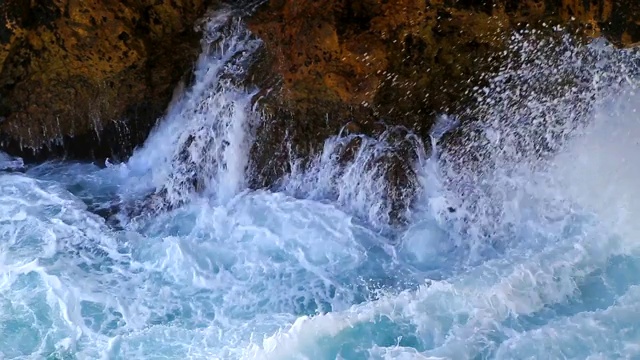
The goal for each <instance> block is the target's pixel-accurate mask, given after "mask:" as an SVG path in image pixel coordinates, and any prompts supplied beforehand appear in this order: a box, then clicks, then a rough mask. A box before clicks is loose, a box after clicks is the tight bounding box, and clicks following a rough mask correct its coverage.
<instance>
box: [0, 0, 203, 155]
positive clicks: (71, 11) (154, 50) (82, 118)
mask: <svg viewBox="0 0 640 360" xmlns="http://www.w3.org/2000/svg"><path fill="white" fill-rule="evenodd" d="M212 2H213V0H172V1H155V0H143V1H130V0H125V1H73V0H45V1H31V2H29V1H22V0H7V1H4V2H2V3H1V4H0V68H1V72H0V117H1V118H3V121H2V122H0V142H1V146H2V148H4V149H6V150H8V151H10V152H11V153H14V154H20V155H23V156H25V157H27V158H33V157H36V158H46V157H47V156H49V155H60V154H67V155H70V156H71V157H74V158H91V157H97V158H106V157H112V156H114V155H115V156H116V157H122V156H123V155H124V156H126V155H127V154H128V153H130V151H131V150H132V149H133V148H134V147H135V146H137V145H139V144H140V143H142V141H144V139H145V138H146V136H147V135H148V132H149V130H150V129H151V127H152V126H153V125H154V123H155V121H156V119H157V118H158V117H159V116H160V115H161V114H162V113H163V111H164V110H165V108H166V106H167V104H168V103H169V100H170V98H171V96H172V93H173V90H174V88H175V87H176V85H177V84H178V82H179V81H180V79H181V78H182V77H183V76H185V75H188V74H189V71H190V69H191V66H192V64H193V62H194V60H195V58H196V56H197V55H198V53H199V51H200V46H199V40H200V35H199V34H197V33H196V32H195V30H194V23H195V21H196V20H197V19H198V18H199V17H201V16H202V15H203V14H204V12H205V11H206V9H207V6H208V5H210V4H211V3H212Z"/></svg>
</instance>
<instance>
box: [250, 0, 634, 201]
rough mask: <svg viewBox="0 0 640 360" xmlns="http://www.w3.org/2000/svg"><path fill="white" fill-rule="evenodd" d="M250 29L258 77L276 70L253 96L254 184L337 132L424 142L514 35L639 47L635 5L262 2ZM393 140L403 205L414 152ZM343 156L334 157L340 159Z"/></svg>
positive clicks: (392, 169)
mask: <svg viewBox="0 0 640 360" xmlns="http://www.w3.org/2000/svg"><path fill="white" fill-rule="evenodd" d="M249 24H250V28H251V29H252V31H254V32H255V33H256V34H257V35H258V36H259V37H260V38H262V39H263V40H264V42H265V48H266V53H267V55H266V57H267V58H269V59H270V62H268V63H269V65H268V71H265V70H264V69H261V71H260V73H261V74H263V73H271V74H275V75H274V76H273V77H272V78H270V79H268V81H266V83H267V84H269V85H270V86H271V87H272V88H273V89H274V90H275V91H273V92H272V93H270V96H269V97H267V98H266V99H265V100H264V101H263V103H264V108H265V109H266V113H267V114H268V115H270V116H271V119H270V120H269V121H267V122H265V125H264V127H263V129H261V131H259V132H258V141H257V142H256V145H255V148H256V149H255V150H254V154H255V155H254V156H255V157H256V158H257V160H256V161H257V162H258V163H259V164H260V166H258V169H259V171H258V172H259V173H258V174H257V176H256V178H255V179H254V182H255V184H256V186H264V185H268V184H271V183H273V181H274V179H277V178H278V177H279V176H281V175H282V173H285V172H287V171H289V170H290V169H289V168H288V167H287V165H286V164H287V161H286V158H287V157H288V156H290V153H291V150H290V148H289V146H290V144H293V149H294V153H295V154H296V155H298V156H300V157H301V158H303V159H305V158H307V159H308V158H310V156H309V155H310V154H315V153H318V152H319V151H321V149H322V146H323V142H324V140H325V139H326V138H327V137H329V136H332V135H336V134H338V133H339V132H340V131H341V129H342V130H343V133H354V132H355V133H359V134H364V135H368V136H379V135H380V134H381V133H382V132H384V131H385V129H386V126H388V125H394V126H395V125H400V126H404V127H405V128H406V129H410V130H411V131H412V132H414V133H416V134H417V135H418V136H420V137H421V138H422V139H423V140H425V141H428V132H429V130H430V128H431V126H432V124H433V121H434V119H435V117H436V115H437V114H441V113H458V112H459V111H461V110H462V109H463V108H465V107H466V106H467V105H468V101H469V94H470V92H469V90H470V89H471V88H472V87H473V86H476V85H479V84H482V82H483V79H484V75H486V74H488V73H490V72H492V71H494V70H496V69H498V68H499V67H500V66H501V64H502V61H503V59H502V58H501V56H502V54H503V52H502V51H503V50H504V49H505V46H506V40H507V39H508V38H509V36H510V34H511V33H512V32H513V31H514V30H519V29H525V28H532V29H541V30H542V31H545V29H547V30H549V32H551V31H550V29H551V27H552V26H553V25H560V26H561V27H562V28H564V29H566V31H568V32H569V33H571V34H575V35H576V38H577V39H586V38H589V37H595V36H600V35H604V36H606V37H607V38H608V39H609V40H610V41H612V42H613V43H615V44H617V45H620V46H628V45H632V44H634V43H635V42H637V41H640V27H639V24H640V4H638V3H635V2H632V1H612V0H594V1H582V0H579V1H578V0H523V1H517V0H484V1H468V0H433V1H422V0H420V1H419V0H361V1H349V0H314V1H311V0H271V1H269V2H267V3H266V4H264V6H263V7H262V8H260V10H259V11H258V13H257V14H255V16H253V17H252V18H251V19H250V20H249ZM264 63H266V61H265V62H264ZM262 81H263V82H264V79H262ZM285 136H286V137H288V138H289V142H287V146H283V142H282V141H281V140H282V138H284V137H285ZM394 136H395V138H396V140H393V141H392V142H391V144H390V149H389V150H390V151H387V152H386V153H385V154H384V155H383V156H382V157H381V159H379V160H380V163H381V164H383V165H384V167H385V169H386V170H385V171H386V172H387V176H386V177H387V180H388V181H390V183H391V184H392V186H390V187H389V191H390V194H389V195H390V198H391V199H401V198H406V197H407V194H406V189H407V187H409V188H410V187H411V183H413V182H415V174H413V173H412V172H411V169H410V165H409V164H411V160H413V157H414V156H415V155H413V154H412V153H411V151H410V150H409V149H408V145H407V144H406V140H407V138H406V136H405V134H397V133H396V134H395V135H394ZM354 146H355V147H357V144H354ZM350 153H351V154H352V153H353V151H351V152H349V151H346V152H343V153H341V154H336V156H345V158H346V159H347V160H348V158H349V156H351V155H350ZM261 154H264V155H261ZM266 154H268V155H266ZM274 154H275V155H274ZM261 156H262V158H261ZM282 164H285V165H282ZM409 197H410V196H409ZM394 201H395V200H394Z"/></svg>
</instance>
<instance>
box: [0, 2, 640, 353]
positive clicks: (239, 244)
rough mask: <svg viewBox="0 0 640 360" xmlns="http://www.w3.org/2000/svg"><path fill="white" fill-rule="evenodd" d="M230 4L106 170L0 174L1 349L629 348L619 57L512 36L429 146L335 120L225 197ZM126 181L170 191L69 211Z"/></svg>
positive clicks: (627, 93) (234, 164)
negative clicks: (166, 97) (507, 62)
mask: <svg viewBox="0 0 640 360" xmlns="http://www.w3.org/2000/svg"><path fill="white" fill-rule="evenodd" d="M230 15H233V14H229V13H217V14H214V15H213V17H212V18H211V19H210V21H209V22H208V23H207V25H206V26H209V27H210V29H211V30H214V31H213V32H212V33H210V34H211V35H214V34H215V33H220V34H223V36H222V37H221V38H205V40H204V44H205V45H206V44H213V45H217V47H216V46H213V47H211V48H209V49H208V50H210V51H208V50H207V46H205V49H206V50H207V51H205V52H204V53H203V56H202V57H201V59H200V60H201V61H200V62H199V63H198V66H197V69H196V73H195V76H194V78H195V80H194V83H193V85H192V86H191V88H190V90H188V91H187V92H185V94H184V96H182V97H181V98H179V99H178V100H177V101H176V102H175V104H174V106H173V107H172V109H170V111H169V115H168V116H167V117H166V118H165V119H164V120H163V122H162V123H161V124H160V126H159V127H158V129H156V131H155V132H154V134H152V135H151V137H150V138H149V140H148V141H147V143H146V144H145V147H144V148H143V149H141V150H140V151H138V152H137V153H136V154H135V155H134V157H133V158H132V159H131V160H130V161H129V162H128V163H126V164H119V165H113V166H110V167H108V168H106V169H99V168H97V167H95V166H92V165H90V164H78V163H48V164H43V165H40V166H37V167H33V168H30V169H27V171H26V173H25V174H8V173H6V172H4V173H0V194H1V195H0V236H1V237H2V239H4V240H3V241H2V242H1V243H0V254H1V255H0V269H1V271H0V290H1V291H0V293H1V294H2V297H1V299H2V302H0V324H1V326H0V351H1V352H2V353H3V355H4V356H6V357H10V358H47V357H49V358H52V359H53V358H57V359H63V358H64V359H66V358H77V359H83V358H92V359H93V358H96V359H97V358H104V359H131V358H136V359H138V358H140V359H144V358H159V357H166V358H185V357H190V358H198V359H204V358H207V359H210V358H216V359H241V358H242V359H251V358H254V359H304V358H314V359H338V358H341V359H364V358H374V359H393V358H397V359H403V358H405V359H406V358H425V359H430V358H431V359H433V358H439V359H442V358H444V359H475V358H503V359H514V358H530V357H553V358H555V357H563V356H564V357H569V358H586V357H588V356H600V355H602V356H604V357H627V358H633V357H635V356H638V355H640V354H639V353H638V351H639V349H638V348H637V345H636V344H637V343H638V342H639V341H640V332H639V330H638V328H637V325H636V324H637V323H638V320H640V319H638V317H637V314H638V313H639V312H638V309H637V306H636V305H635V304H637V303H638V299H639V298H638V296H639V293H638V289H639V287H638V283H639V281H638V279H637V276H635V275H636V274H637V271H638V269H640V257H639V256H640V254H639V253H638V247H637V246H636V244H637V243H638V242H637V239H635V237H636V236H637V234H638V232H637V229H636V226H635V225H634V224H635V222H633V221H632V220H633V219H634V217H633V216H634V215H636V216H637V215H638V211H637V210H639V209H636V208H635V204H637V203H638V202H637V201H634V199H635V198H636V197H637V195H636V194H635V189H634V184H635V183H636V182H637V181H638V180H639V179H638V175H639V174H638V173H637V171H636V170H637V168H638V166H637V165H638V164H637V159H635V158H633V157H632V156H630V155H629V154H634V153H635V152H637V150H638V149H637V146H638V145H637V144H636V141H635V138H636V136H635V135H636V134H637V133H638V129H640V127H638V125H637V124H636V121H634V120H635V116H636V115H635V114H636V113H635V108H634V106H635V104H638V103H639V102H638V101H639V100H640V99H638V95H635V94H634V85H635V83H636V82H637V80H638V78H637V76H636V75H637V74H636V71H637V67H636V65H635V64H636V62H637V60H638V56H637V54H636V53H635V52H633V51H620V50H614V49H611V48H608V47H607V46H603V45H602V44H594V45H591V46H588V47H580V46H577V45H573V44H570V43H566V42H565V43H560V44H558V43H555V44H554V47H551V46H541V45H540V43H539V42H537V41H539V40H535V39H534V38H533V39H532V38H529V37H526V38H520V37H519V36H515V37H514V39H513V44H514V48H513V49H514V55H517V57H515V58H514V59H513V62H512V65H514V66H515V65H518V66H517V67H514V68H505V69H503V71H502V72H501V73H500V74H498V75H497V76H496V77H495V78H494V79H493V81H491V85H490V86H489V87H488V88H487V90H486V91H485V90H484V89H477V91H478V96H479V104H480V106H478V107H477V108H475V109H473V111H469V113H464V114H454V115H451V116H443V117H442V118H441V121H440V122H439V124H438V126H437V127H436V128H434V129H432V139H431V143H430V144H429V146H428V148H429V149H431V151H427V150H426V149H425V146H424V145H423V143H422V141H421V140H420V139H417V138H415V137H414V136H412V135H411V134H410V132H407V131H404V130H403V129H389V131H388V132H387V134H386V135H387V137H383V138H382V139H372V138H367V137H363V136H355V135H347V134H342V135H340V136H336V137H335V138H331V139H328V140H327V142H326V147H325V149H324V153H323V154H321V155H320V156H319V157H318V158H317V159H316V160H315V161H314V162H312V165H310V166H308V167H304V168H303V167H295V166H294V167H293V168H294V171H293V173H292V174H290V175H289V177H287V178H285V179H283V181H282V183H281V188H280V191H279V192H272V191H264V190H259V191H249V190H247V189H246V184H247V182H246V176H248V174H251V172H252V169H250V168H249V165H248V164H249V163H250V162H249V161H248V156H249V154H248V152H247V150H248V149H249V145H250V142H251V141H252V124H253V121H254V116H255V114H254V113H253V111H252V110H253V109H252V108H251V100H252V96H253V94H255V92H254V91H252V90H251V89H249V90H246V89H244V88H242V86H239V84H241V83H242V81H241V80H242V74H243V69H245V66H247V61H248V60H250V56H251V52H252V51H254V50H255V47H256V46H258V45H259V40H257V39H254V38H252V37H251V36H250V34H248V33H247V32H246V31H245V30H244V28H243V27H242V23H241V22H240V21H238V20H237V19H236V20H234V19H233V16H230ZM219 30H222V31H219ZM525 55H526V56H525ZM522 59H524V60H522ZM541 90H547V91H541ZM578 90H579V91H578ZM470 119H471V120H470ZM473 119H477V121H473ZM458 123H459V124H460V126H458V127H457V128H456V127H455V125H456V124H458ZM551 124H553V126H550V125H551ZM398 139H403V140H404V142H400V143H399V144H398V143H395V141H396V140H398ZM541 140H543V142H542V143H544V147H540V144H541ZM458 141H459V142H461V143H462V144H463V145H464V146H459V145H458V143H457V142H458ZM612 141H615V145H616V146H610V143H611V142H612ZM447 144H450V145H447ZM345 153H346V157H345ZM407 153H408V154H409V155H402V156H407V157H406V159H409V160H408V162H409V163H410V167H411V168H412V171H413V173H414V175H412V176H414V180H411V181H415V182H416V183H419V184H421V188H420V189H419V191H418V192H416V193H415V194H414V195H413V196H412V198H413V200H412V201H411V204H412V207H411V209H410V212H409V213H408V214H407V218H408V219H409V222H408V224H407V226H406V228H404V229H392V228H387V230H388V231H387V232H384V233H383V234H384V236H383V235H380V231H379V230H380V227H384V221H385V220H387V219H388V214H389V211H390V210H389V204H388V203H386V202H385V196H387V195H388V191H389V190H388V189H387V188H385V186H388V183H387V181H389V178H386V177H385V175H384V174H385V173H386V170H387V168H386V166H387V165H386V163H385V159H386V156H388V155H389V154H391V156H396V155H397V156H400V155H398V154H407ZM427 154H429V155H430V156H427ZM376 159H378V160H380V163H379V164H380V166H381V167H376V166H375V165H376V164H377V162H376V161H375V160H376ZM582 159H587V160H588V161H582ZM295 160H296V158H295V154H293V155H292V161H294V163H295ZM372 160H374V161H373V162H372ZM2 161H4V160H0V164H1V163H2ZM1 166H2V165H0V167H1ZM613 173H615V174H617V176H616V177H615V178H613V177H612V176H611V174H613ZM194 179H200V180H199V181H200V183H201V184H204V185H205V186H203V187H202V191H200V193H198V190H197V189H196V186H195V185H193V181H194ZM585 179H587V180H588V181H584V180H585ZM198 188H200V187H199V186H198ZM149 191H155V192H157V194H158V195H161V196H163V197H164V199H166V201H167V203H168V205H170V206H167V207H165V208H164V211H159V212H158V211H154V209H148V208H147V209H141V211H142V212H143V213H147V214H148V213H149V212H151V213H153V214H154V216H143V217H141V218H139V219H138V220H137V221H131V222H126V221H125V222H123V226H124V229H115V228H111V227H110V226H109V225H107V224H106V223H105V221H104V220H103V219H102V218H101V217H99V216H96V215H95V214H93V213H91V212H90V211H89V210H90V209H91V208H92V207H93V206H95V205H96V204H105V203H109V202H110V201H113V199H114V198H118V199H120V200H121V201H125V202H129V203H134V202H135V201H136V200H140V199H143V198H144V197H145V196H146V194H147V193H148V192H149ZM294 196H295V197H294ZM296 197H297V198H296ZM620 211H623V213H626V214H628V215H629V216H630V217H629V216H627V217H623V216H618V215H619V214H620ZM355 217H357V218H358V219H356V218H355Z"/></svg>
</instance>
